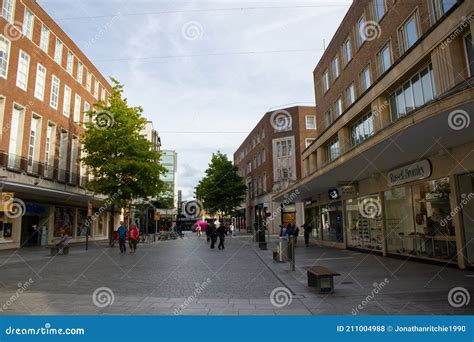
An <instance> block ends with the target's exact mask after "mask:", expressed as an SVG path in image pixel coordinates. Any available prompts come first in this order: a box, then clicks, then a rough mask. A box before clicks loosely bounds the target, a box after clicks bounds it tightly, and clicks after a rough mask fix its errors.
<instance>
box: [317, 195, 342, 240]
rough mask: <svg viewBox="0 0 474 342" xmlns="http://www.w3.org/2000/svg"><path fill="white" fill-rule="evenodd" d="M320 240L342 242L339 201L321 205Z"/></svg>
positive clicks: (340, 206)
mask: <svg viewBox="0 0 474 342" xmlns="http://www.w3.org/2000/svg"><path fill="white" fill-rule="evenodd" d="M321 225H322V240H325V241H334V242H344V230H343V220H342V205H341V203H340V202H337V203H331V204H327V205H325V206H322V207H321Z"/></svg>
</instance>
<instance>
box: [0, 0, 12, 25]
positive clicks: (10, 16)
mask: <svg viewBox="0 0 474 342" xmlns="http://www.w3.org/2000/svg"><path fill="white" fill-rule="evenodd" d="M7 3H8V4H10V7H11V8H10V9H9V13H8V14H9V16H8V17H6V16H5V15H4V14H5V8H6V6H5V5H6V4H7ZM15 5H16V0H11V1H10V0H3V2H2V12H1V16H2V17H3V18H5V20H6V21H8V22H9V23H10V24H13V23H14V20H15V12H16V6H15Z"/></svg>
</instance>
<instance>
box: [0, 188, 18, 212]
mask: <svg viewBox="0 0 474 342" xmlns="http://www.w3.org/2000/svg"><path fill="white" fill-rule="evenodd" d="M14 197H15V194H14V193H13V192H1V193H0V211H10V210H11V207H12V203H13V198H14Z"/></svg>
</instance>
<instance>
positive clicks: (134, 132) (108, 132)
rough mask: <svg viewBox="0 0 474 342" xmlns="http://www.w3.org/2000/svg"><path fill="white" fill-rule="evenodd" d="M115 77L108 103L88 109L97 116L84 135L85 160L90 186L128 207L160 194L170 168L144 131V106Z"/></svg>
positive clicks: (94, 190)
mask: <svg viewBox="0 0 474 342" xmlns="http://www.w3.org/2000/svg"><path fill="white" fill-rule="evenodd" d="M112 81H113V83H114V87H113V90H112V93H111V95H110V97H109V101H108V105H106V104H105V103H103V102H99V103H97V104H96V105H95V106H94V107H95V110H96V112H93V111H90V112H89V113H88V115H89V116H92V118H93V120H92V122H90V123H87V124H86V128H87V129H86V132H85V134H84V135H83V137H82V146H83V150H84V152H85V157H84V158H82V162H83V163H84V164H85V165H87V166H88V167H89V171H90V173H91V174H92V176H93V179H92V180H91V181H90V182H89V183H88V189H89V190H91V191H93V192H94V193H96V194H102V195H105V196H108V197H109V198H108V201H109V203H111V204H112V205H118V206H120V207H125V206H126V205H127V204H128V203H129V202H130V201H131V200H133V199H136V198H145V199H148V198H150V197H156V196H159V195H160V193H161V192H162V191H163V189H164V182H163V181H162V180H160V175H161V174H164V173H165V172H166V169H165V168H164V167H163V166H161V165H159V164H158V163H157V161H158V160H159V159H160V153H159V152H157V151H154V150H153V149H152V143H151V142H149V141H148V140H146V139H145V138H144V137H142V136H141V135H140V132H141V131H142V129H143V128H144V127H145V124H146V119H145V118H144V117H143V116H142V112H143V110H142V108H141V107H129V105H128V103H127V99H125V98H123V97H122V95H123V86H122V85H121V84H119V83H118V82H117V81H116V80H114V79H112ZM111 229H113V221H112V228H111ZM110 233H112V231H110ZM111 235H112V234H110V237H111ZM111 238H112V237H111Z"/></svg>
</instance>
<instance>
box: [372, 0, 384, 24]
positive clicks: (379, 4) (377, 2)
mask: <svg viewBox="0 0 474 342" xmlns="http://www.w3.org/2000/svg"><path fill="white" fill-rule="evenodd" d="M385 1H386V0H373V7H374V18H375V20H376V21H380V20H381V19H382V18H383V17H384V15H385V13H386V11H387V8H386V4H385Z"/></svg>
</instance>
